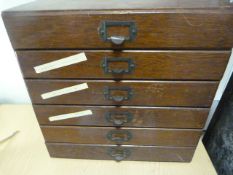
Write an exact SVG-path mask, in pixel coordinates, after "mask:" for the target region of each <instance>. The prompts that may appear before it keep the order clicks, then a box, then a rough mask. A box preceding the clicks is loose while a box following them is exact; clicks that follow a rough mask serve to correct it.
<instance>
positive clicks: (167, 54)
mask: <svg viewBox="0 0 233 175" xmlns="http://www.w3.org/2000/svg"><path fill="white" fill-rule="evenodd" d="M81 52H82V51H66V50H63V51H59V50H56V51H17V56H18V61H19V63H20V66H21V69H22V72H23V75H24V78H78V79H151V80H154V79H163V80H165V79H173V80H179V79H180V80H182V79H185V80H220V79H221V77H222V74H223V72H224V70H225V67H226V64H227V62H228V59H229V57H230V53H231V52H229V51H155V50H154V51H145V50H144V51H141V50H138V51H127V50H124V51H122V52H120V51H110V50H104V51H88V50H85V51H84V52H85V55H86V57H87V61H85V62H81V63H77V64H73V65H69V66H66V67H62V68H59V69H55V70H51V71H48V72H44V73H40V74H37V73H36V72H35V70H34V67H35V66H38V65H41V64H45V63H48V62H52V61H55V60H59V59H61V58H65V57H68V56H71V55H75V54H78V53H81ZM104 58H129V59H131V60H132V61H133V62H134V64H135V68H134V70H133V71H132V73H128V74H127V73H126V74H120V75H117V74H112V73H105V72H104V70H103V67H102V66H101V64H102V63H103V60H104ZM112 65H113V66H114V67H113V68H111V67H112ZM216 65H218V66H216ZM109 67H110V69H114V68H115V69H116V68H118V69H126V67H127V66H125V65H122V62H114V63H110V65H109Z"/></svg>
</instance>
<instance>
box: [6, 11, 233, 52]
mask: <svg viewBox="0 0 233 175" xmlns="http://www.w3.org/2000/svg"><path fill="white" fill-rule="evenodd" d="M3 20H4V23H5V26H6V28H7V32H8V34H9V36H10V38H11V43H12V45H13V47H14V49H36V48H37V49H51V48H53V49H56V48H59V49H64V48H69V49H72V48H81V49H85V48H89V49H92V48H95V49H102V48H109V49H111V48H114V49H122V48H134V49H140V48H145V49H153V48H157V49H164V48H165V49H166V48H168V49H177V48H183V49H203V48H206V49H213V48H215V49H217V48H219V49H223V48H228V49H229V48H231V47H232V45H233V32H232V30H230V29H232V28H233V16H232V11H231V9H229V10H226V9H225V10H223V9H215V10H214V9H213V10H200V9H199V10H179V11H177V10H167V11H166V10H148V11H137V10H130V11H128V10H126V11H122V10H118V11H117V10H116V11H106V10H97V11H96V10H91V11H88V10H85V11H83V10H81V11H79V10H73V11H67V12H64V11H63V10H60V11H59V10H56V11H37V12H25V11H21V12H20V11H16V12H14V11H8V12H4V13H3ZM122 25H123V26H122ZM116 36H121V37H120V38H119V37H116ZM116 38H117V40H116ZM105 40H107V41H105ZM123 40H126V41H125V42H124V43H123V44H121V45H116V44H112V42H111V41H114V42H115V43H116V41H117V42H118V43H119V42H121V41H123Z"/></svg>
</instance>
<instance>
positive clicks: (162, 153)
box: [46, 143, 195, 162]
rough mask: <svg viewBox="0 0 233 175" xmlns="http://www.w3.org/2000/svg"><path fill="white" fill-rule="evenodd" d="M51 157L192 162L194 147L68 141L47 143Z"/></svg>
mask: <svg viewBox="0 0 233 175" xmlns="http://www.w3.org/2000/svg"><path fill="white" fill-rule="evenodd" d="M46 146H47V148H48V150H49V154H50V156H51V157H58V158H74V159H96V160H117V161H121V160H135V161H158V162H190V161H191V159H192V157H193V154H194V151H195V148H194V147H156V146H129V145H125V146H121V147H117V146H114V145H81V144H67V143H46Z"/></svg>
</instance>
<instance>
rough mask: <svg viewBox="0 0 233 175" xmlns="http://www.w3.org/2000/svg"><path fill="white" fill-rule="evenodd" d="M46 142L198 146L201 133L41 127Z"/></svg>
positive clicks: (148, 129) (172, 130) (166, 130)
mask: <svg viewBox="0 0 233 175" xmlns="http://www.w3.org/2000/svg"><path fill="white" fill-rule="evenodd" d="M41 130H42V132H43V135H44V138H45V141H46V142H62V143H78V144H126V145H155V146H196V145H197V143H198V140H199V137H200V136H201V134H202V131H201V130H195V129H157V128H143V129H142V128H123V129H115V128H114V127H78V126H41Z"/></svg>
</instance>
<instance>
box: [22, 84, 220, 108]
mask: <svg viewBox="0 0 233 175" xmlns="http://www.w3.org/2000/svg"><path fill="white" fill-rule="evenodd" d="M26 83H27V86H28V90H29V93H30V96H31V98H32V102H33V103H34V104H82V105H88V104H91V105H141V106H203V107H209V106H210V105H211V103H212V100H213V97H214V94H215V91H216V88H217V85H218V82H198V81H193V82H191V81H185V82H182V81H120V82H114V81H91V80H89V81H81V80H80V81H79V80H26ZM83 83H87V86H88V88H87V89H83V90H80V91H76V92H72V93H66V94H63V95H59V96H55V97H51V98H47V99H42V97H41V94H47V93H49V94H51V92H53V93H52V94H54V91H57V90H59V91H61V89H62V91H64V88H70V87H72V86H76V85H78V86H79V85H80V84H81V85H84V84H83ZM85 85H86V84H85Z"/></svg>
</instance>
